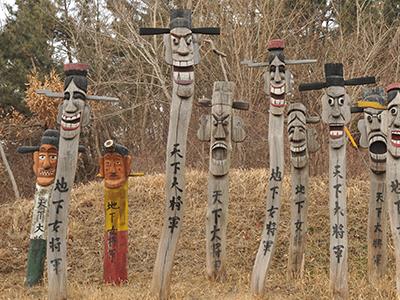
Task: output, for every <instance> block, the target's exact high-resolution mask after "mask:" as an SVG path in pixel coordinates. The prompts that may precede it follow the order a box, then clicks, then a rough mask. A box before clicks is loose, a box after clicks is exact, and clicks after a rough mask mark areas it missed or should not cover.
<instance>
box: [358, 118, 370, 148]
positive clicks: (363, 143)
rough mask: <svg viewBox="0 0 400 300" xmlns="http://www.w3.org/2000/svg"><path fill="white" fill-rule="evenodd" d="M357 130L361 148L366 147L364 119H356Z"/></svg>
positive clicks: (366, 137)
mask: <svg viewBox="0 0 400 300" xmlns="http://www.w3.org/2000/svg"><path fill="white" fill-rule="evenodd" d="M357 127H358V131H359V132H360V141H359V144H360V147H361V148H368V146H369V145H368V136H367V126H366V124H365V120H364V119H361V120H359V121H358V124H357Z"/></svg>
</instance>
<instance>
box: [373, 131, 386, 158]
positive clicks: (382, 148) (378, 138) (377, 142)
mask: <svg viewBox="0 0 400 300" xmlns="http://www.w3.org/2000/svg"><path fill="white" fill-rule="evenodd" d="M386 152H387V146H386V139H385V137H383V136H382V135H374V136H373V137H371V138H370V139H369V153H370V156H371V159H372V160H373V161H375V162H384V161H386Z"/></svg>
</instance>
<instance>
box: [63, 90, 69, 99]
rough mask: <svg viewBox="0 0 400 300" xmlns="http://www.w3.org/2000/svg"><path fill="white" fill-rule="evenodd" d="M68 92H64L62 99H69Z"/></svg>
mask: <svg viewBox="0 0 400 300" xmlns="http://www.w3.org/2000/svg"><path fill="white" fill-rule="evenodd" d="M69 96H70V95H69V92H66V93H64V100H69Z"/></svg>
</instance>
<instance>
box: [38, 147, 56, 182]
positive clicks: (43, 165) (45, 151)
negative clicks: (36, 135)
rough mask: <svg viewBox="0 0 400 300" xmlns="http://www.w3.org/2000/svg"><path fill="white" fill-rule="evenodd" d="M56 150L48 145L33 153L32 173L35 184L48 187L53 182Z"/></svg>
mask: <svg viewBox="0 0 400 300" xmlns="http://www.w3.org/2000/svg"><path fill="white" fill-rule="evenodd" d="M57 159H58V150H57V148H56V147H55V146H53V145H50V144H43V145H40V148H39V151H35V152H34V153H33V172H35V175H36V183H37V184H38V185H40V186H49V185H50V184H52V183H53V182H54V178H55V177H56V170H57Z"/></svg>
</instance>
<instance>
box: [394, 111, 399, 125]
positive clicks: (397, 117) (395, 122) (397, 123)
mask: <svg viewBox="0 0 400 300" xmlns="http://www.w3.org/2000/svg"><path fill="white" fill-rule="evenodd" d="M394 125H395V126H396V127H400V113H398V114H397V115H396V118H395V119H394Z"/></svg>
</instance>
